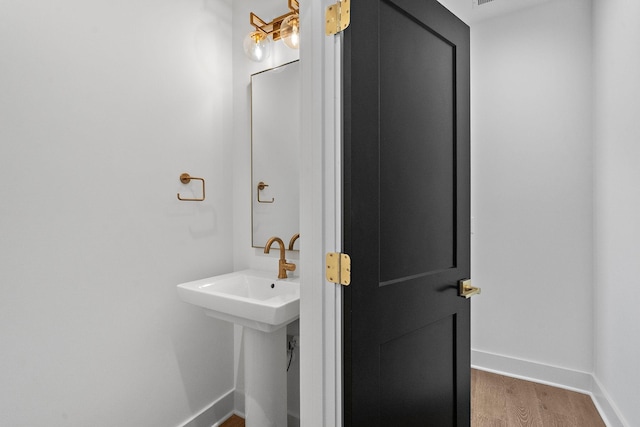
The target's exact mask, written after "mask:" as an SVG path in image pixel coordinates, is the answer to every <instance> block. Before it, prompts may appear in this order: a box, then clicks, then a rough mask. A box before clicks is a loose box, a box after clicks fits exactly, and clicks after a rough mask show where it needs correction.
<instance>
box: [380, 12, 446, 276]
mask: <svg viewBox="0 0 640 427" xmlns="http://www.w3.org/2000/svg"><path fill="white" fill-rule="evenodd" d="M380 31H381V34H384V35H385V37H383V38H382V39H381V41H380V117H381V119H380V175H381V177H380V217H381V218H380V225H381V229H380V249H381V255H380V256H381V257H382V259H385V260H388V262H385V263H381V265H380V267H381V273H380V274H381V279H382V281H383V282H388V281H392V280H395V279H399V278H402V277H406V276H412V275H416V274H427V273H430V272H433V271H437V270H444V269H448V268H451V267H453V265H454V260H455V252H454V249H455V234H454V233H452V230H454V225H455V224H454V221H455V219H456V218H455V211H454V207H455V190H454V188H452V184H453V182H454V181H453V180H452V177H454V171H455V161H454V160H455V158H454V156H455V139H454V135H455V129H454V126H455V123H454V120H453V119H454V117H455V116H454V115H453V114H452V113H453V111H454V91H453V89H454V76H453V67H454V50H453V48H452V46H451V45H450V44H449V43H447V42H445V41H444V40H442V39H441V38H439V37H438V36H436V35H435V34H433V33H432V32H430V31H429V29H428V28H425V27H424V26H423V25H422V24H421V23H419V22H416V21H415V20H414V19H412V17H411V16H408V15H406V14H405V13H403V12H402V11H401V10H398V8H396V7H393V6H391V5H389V4H387V3H382V4H381V5H380ZM403 44H405V46H403V48H402V49H399V48H398V46H401V45H403ZM407 52H408V53H409V54H407ZM406 248H413V250H412V251H410V252H409V251H407V250H406ZM425 254H426V255H427V256H425Z"/></svg>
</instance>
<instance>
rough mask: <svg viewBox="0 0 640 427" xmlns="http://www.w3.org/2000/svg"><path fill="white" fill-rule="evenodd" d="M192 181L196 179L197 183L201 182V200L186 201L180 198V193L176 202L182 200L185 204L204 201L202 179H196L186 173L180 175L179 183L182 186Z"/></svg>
mask: <svg viewBox="0 0 640 427" xmlns="http://www.w3.org/2000/svg"><path fill="white" fill-rule="evenodd" d="M192 179H197V180H198V181H202V198H201V199H187V198H183V197H180V193H178V200H182V201H185V202H201V201H203V200H204V178H196V177H195V176H191V175H189V174H188V173H183V174H182V175H180V182H181V183H183V184H188V183H189V182H191V180H192Z"/></svg>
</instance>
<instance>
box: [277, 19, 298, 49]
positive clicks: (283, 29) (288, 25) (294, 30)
mask: <svg viewBox="0 0 640 427" xmlns="http://www.w3.org/2000/svg"><path fill="white" fill-rule="evenodd" d="M280 38H281V40H282V41H283V42H284V44H286V45H287V46H288V47H290V48H291V49H298V48H299V47H300V19H299V18H298V15H291V16H288V17H286V18H285V19H284V20H283V21H282V23H281V24H280Z"/></svg>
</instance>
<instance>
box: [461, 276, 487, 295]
mask: <svg viewBox="0 0 640 427" xmlns="http://www.w3.org/2000/svg"><path fill="white" fill-rule="evenodd" d="M458 286H459V289H460V293H459V295H460V296H461V297H463V298H471V297H472V296H474V295H479V294H480V292H481V291H482V289H480V288H476V287H473V286H471V279H465V280H460V281H459V282H458Z"/></svg>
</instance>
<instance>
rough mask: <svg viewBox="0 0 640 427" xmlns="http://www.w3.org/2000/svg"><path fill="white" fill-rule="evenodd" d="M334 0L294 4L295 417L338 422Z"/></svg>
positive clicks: (315, 425) (335, 425) (319, 423)
mask: <svg viewBox="0 0 640 427" xmlns="http://www.w3.org/2000/svg"><path fill="white" fill-rule="evenodd" d="M335 1H336V0H333V1H330V0H305V1H301V2H300V20H301V22H300V28H301V37H302V41H301V45H302V46H303V48H302V49H301V51H300V65H301V76H302V104H301V110H302V118H301V119H302V144H301V146H302V150H301V153H302V154H301V165H300V166H301V174H300V181H301V184H300V234H301V238H300V248H301V251H300V262H299V264H300V277H301V288H300V337H301V340H300V341H301V342H300V421H301V425H302V427H341V426H342V322H341V319H342V289H341V288H340V286H339V285H334V284H331V283H328V282H327V281H326V280H325V279H324V276H325V272H324V271H325V266H324V258H325V254H326V253H327V252H334V251H338V252H339V251H340V249H341V247H340V246H341V243H342V239H341V230H340V224H341V219H340V215H341V205H340V200H341V199H340V194H341V191H340V189H341V181H340V177H341V159H340V155H341V150H340V149H339V147H340V136H341V122H342V116H341V114H342V112H341V109H340V105H341V96H340V93H341V92H340V88H341V86H340V84H341V74H340V72H339V70H340V68H341V67H340V48H341V36H330V37H329V36H325V18H324V14H325V9H326V7H327V6H329V5H330V4H331V3H335Z"/></svg>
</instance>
